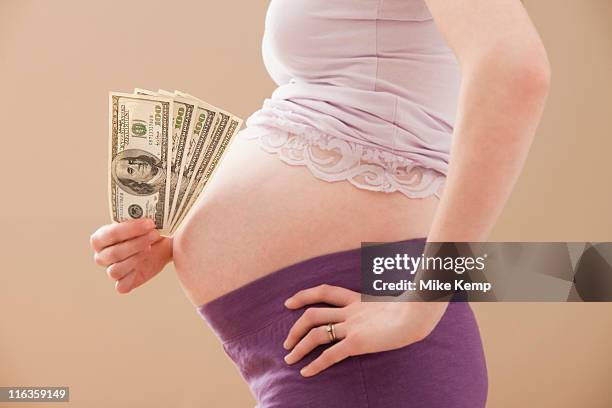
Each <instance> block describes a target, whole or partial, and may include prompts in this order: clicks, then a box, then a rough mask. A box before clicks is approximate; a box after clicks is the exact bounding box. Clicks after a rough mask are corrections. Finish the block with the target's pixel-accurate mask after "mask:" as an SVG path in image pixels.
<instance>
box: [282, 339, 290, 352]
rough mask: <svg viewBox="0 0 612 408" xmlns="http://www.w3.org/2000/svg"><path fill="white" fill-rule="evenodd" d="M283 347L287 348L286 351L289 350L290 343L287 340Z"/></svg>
mask: <svg viewBox="0 0 612 408" xmlns="http://www.w3.org/2000/svg"><path fill="white" fill-rule="evenodd" d="M283 347H284V348H285V350H289V342H288V341H287V340H285V342H284V343H283Z"/></svg>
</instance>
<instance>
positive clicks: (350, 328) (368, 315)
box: [283, 285, 448, 377]
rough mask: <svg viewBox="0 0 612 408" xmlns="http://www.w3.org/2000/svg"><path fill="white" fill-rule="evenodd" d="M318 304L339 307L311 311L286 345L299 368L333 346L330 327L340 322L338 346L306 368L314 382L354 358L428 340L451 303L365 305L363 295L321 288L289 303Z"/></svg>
mask: <svg viewBox="0 0 612 408" xmlns="http://www.w3.org/2000/svg"><path fill="white" fill-rule="evenodd" d="M316 303H327V304H329V305H334V306H336V307H311V308H308V309H306V311H305V312H304V314H302V316H301V317H300V318H299V319H298V320H297V321H296V322H295V324H294V325H293V327H292V328H291V330H290V331H289V335H288V336H287V339H286V340H285V343H284V344H283V346H284V347H285V349H287V350H291V352H290V353H289V354H287V355H286V356H285V361H286V362H287V364H294V363H296V362H298V361H300V360H301V359H302V358H303V357H304V356H306V355H307V354H308V353H310V352H311V351H312V350H314V349H315V348H316V347H317V346H319V345H322V344H327V343H330V342H331V338H330V333H329V331H328V329H329V328H328V325H329V324H330V323H334V327H333V328H334V332H335V337H336V339H337V342H336V343H335V344H333V345H331V346H330V347H329V348H327V349H326V350H325V351H323V353H321V355H320V356H319V357H317V358H316V359H315V360H314V361H312V362H311V363H310V364H308V365H307V366H305V367H304V368H302V370H301V371H300V373H301V374H302V375H303V376H305V377H310V376H313V375H316V374H318V373H320V372H321V371H323V370H325V369H327V368H328V367H330V366H332V365H334V364H336V363H338V362H340V361H342V360H344V359H345V358H347V357H350V356H356V355H360V354H367V353H376V352H380V351H387V350H394V349H398V348H400V347H404V346H407V345H409V344H412V343H416V342H418V341H420V340H423V339H425V338H426V337H427V336H428V335H429V333H431V331H432V330H433V329H434V327H435V326H436V325H437V324H438V322H439V321H440V319H441V318H442V316H443V315H444V312H445V310H446V307H447V305H448V303H446V302H393V301H389V302H361V294H360V293H357V292H353V291H352V290H348V289H345V288H341V287H338V286H330V285H321V286H317V287H314V288H310V289H305V290H302V291H300V292H298V293H296V294H295V295H293V296H292V297H290V298H289V299H287V301H286V302H285V306H286V307H288V308H289V309H299V308H302V307H304V306H307V305H311V304H316Z"/></svg>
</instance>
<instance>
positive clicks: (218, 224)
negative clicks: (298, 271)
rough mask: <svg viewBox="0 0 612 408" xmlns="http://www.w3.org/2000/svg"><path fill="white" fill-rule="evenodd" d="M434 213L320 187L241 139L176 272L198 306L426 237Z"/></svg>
mask: <svg viewBox="0 0 612 408" xmlns="http://www.w3.org/2000/svg"><path fill="white" fill-rule="evenodd" d="M247 131H248V129H247ZM239 136H240V135H239ZM436 206H437V198H435V197H429V198H425V199H408V198H406V197H405V196H404V195H402V194H401V193H380V192H371V191H365V190H360V189H357V188H355V187H354V186H352V185H351V184H350V183H348V182H337V183H328V182H324V181H321V180H319V179H317V178H315V177H314V176H313V175H312V174H311V173H310V171H309V170H308V169H307V168H306V167H304V166H289V165H287V164H285V163H283V162H282V161H280V160H279V159H278V158H277V157H275V156H274V155H271V154H268V153H266V152H264V151H262V150H261V149H260V148H259V146H258V144H257V142H256V141H249V140H244V139H242V138H240V137H238V138H237V140H236V141H235V142H233V144H232V145H231V147H230V149H229V151H228V152H227V154H226V157H225V159H224V160H223V162H222V165H221V166H220V168H219V169H218V171H217V172H216V173H215V176H214V178H213V179H212V181H211V182H210V185H209V186H207V188H206V189H205V190H204V193H203V194H202V197H201V198H200V200H199V201H198V202H197V203H196V204H195V205H194V208H193V209H192V213H191V214H190V215H189V216H188V218H187V219H186V220H185V223H184V224H183V225H182V227H181V228H180V229H179V230H178V231H177V233H176V236H175V239H174V263H175V266H176V272H177V274H178V277H179V280H180V281H181V284H182V286H183V288H184V289H185V292H186V293H187V295H188V297H189V298H190V299H191V301H192V302H193V304H194V305H196V306H199V305H202V304H204V303H207V302H208V301H210V300H212V299H214V298H216V297H219V296H221V295H222V294H224V293H227V292H229V291H231V290H233V289H236V288H238V287H240V286H243V285H245V284H246V283H248V282H250V281H252V280H254V279H257V278H258V277H261V276H264V275H266V274H268V273H270V272H273V271H275V270H278V269H280V268H282V267H285V266H288V265H291V264H294V263H296V262H299V261H302V260H306V259H309V258H313V257H315V256H318V255H321V254H325V253H330V252H335V251H341V250H346V249H351V248H356V247H359V246H360V244H361V242H362V241H375V242H376V241H378V242H384V241H399V240H402V239H410V238H415V237H423V236H426V235H427V231H428V230H429V224H430V222H431V219H432V217H433V214H434V211H435V208H436Z"/></svg>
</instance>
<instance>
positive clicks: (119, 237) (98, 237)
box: [90, 218, 155, 252]
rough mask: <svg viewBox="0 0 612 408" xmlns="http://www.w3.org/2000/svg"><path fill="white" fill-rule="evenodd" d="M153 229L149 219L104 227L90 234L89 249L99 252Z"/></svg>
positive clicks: (153, 224) (151, 221)
mask: <svg viewBox="0 0 612 408" xmlns="http://www.w3.org/2000/svg"><path fill="white" fill-rule="evenodd" d="M154 228H155V222H154V221H153V220H152V219H150V218H139V219H137V220H130V221H125V222H120V223H115V224H109V225H105V226H103V227H101V228H99V229H98V230H97V231H96V232H94V233H93V234H92V236H91V238H90V243H91V247H92V248H93V250H94V251H96V252H100V251H102V250H103V249H104V248H106V247H109V246H112V245H115V244H117V243H119V242H123V241H127V240H129V239H132V238H136V237H138V236H140V235H144V234H146V233H147V232H149V231H151V230H152V229H154Z"/></svg>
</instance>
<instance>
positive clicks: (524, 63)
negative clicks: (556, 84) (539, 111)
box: [510, 51, 551, 99]
mask: <svg viewBox="0 0 612 408" xmlns="http://www.w3.org/2000/svg"><path fill="white" fill-rule="evenodd" d="M534 54H535V55H534ZM538 54H539V55H538ZM513 69H514V75H512V77H513V78H514V81H512V82H513V83H511V84H510V85H511V86H514V87H515V89H516V91H517V93H519V96H521V95H522V96H523V97H532V98H537V99H545V98H546V96H547V95H548V91H549V89H550V81H551V68H550V63H549V62H548V57H547V56H546V54H545V53H544V52H541V51H540V52H539V53H525V55H524V56H521V57H520V59H519V60H518V61H516V62H515V64H514V68H513Z"/></svg>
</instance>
